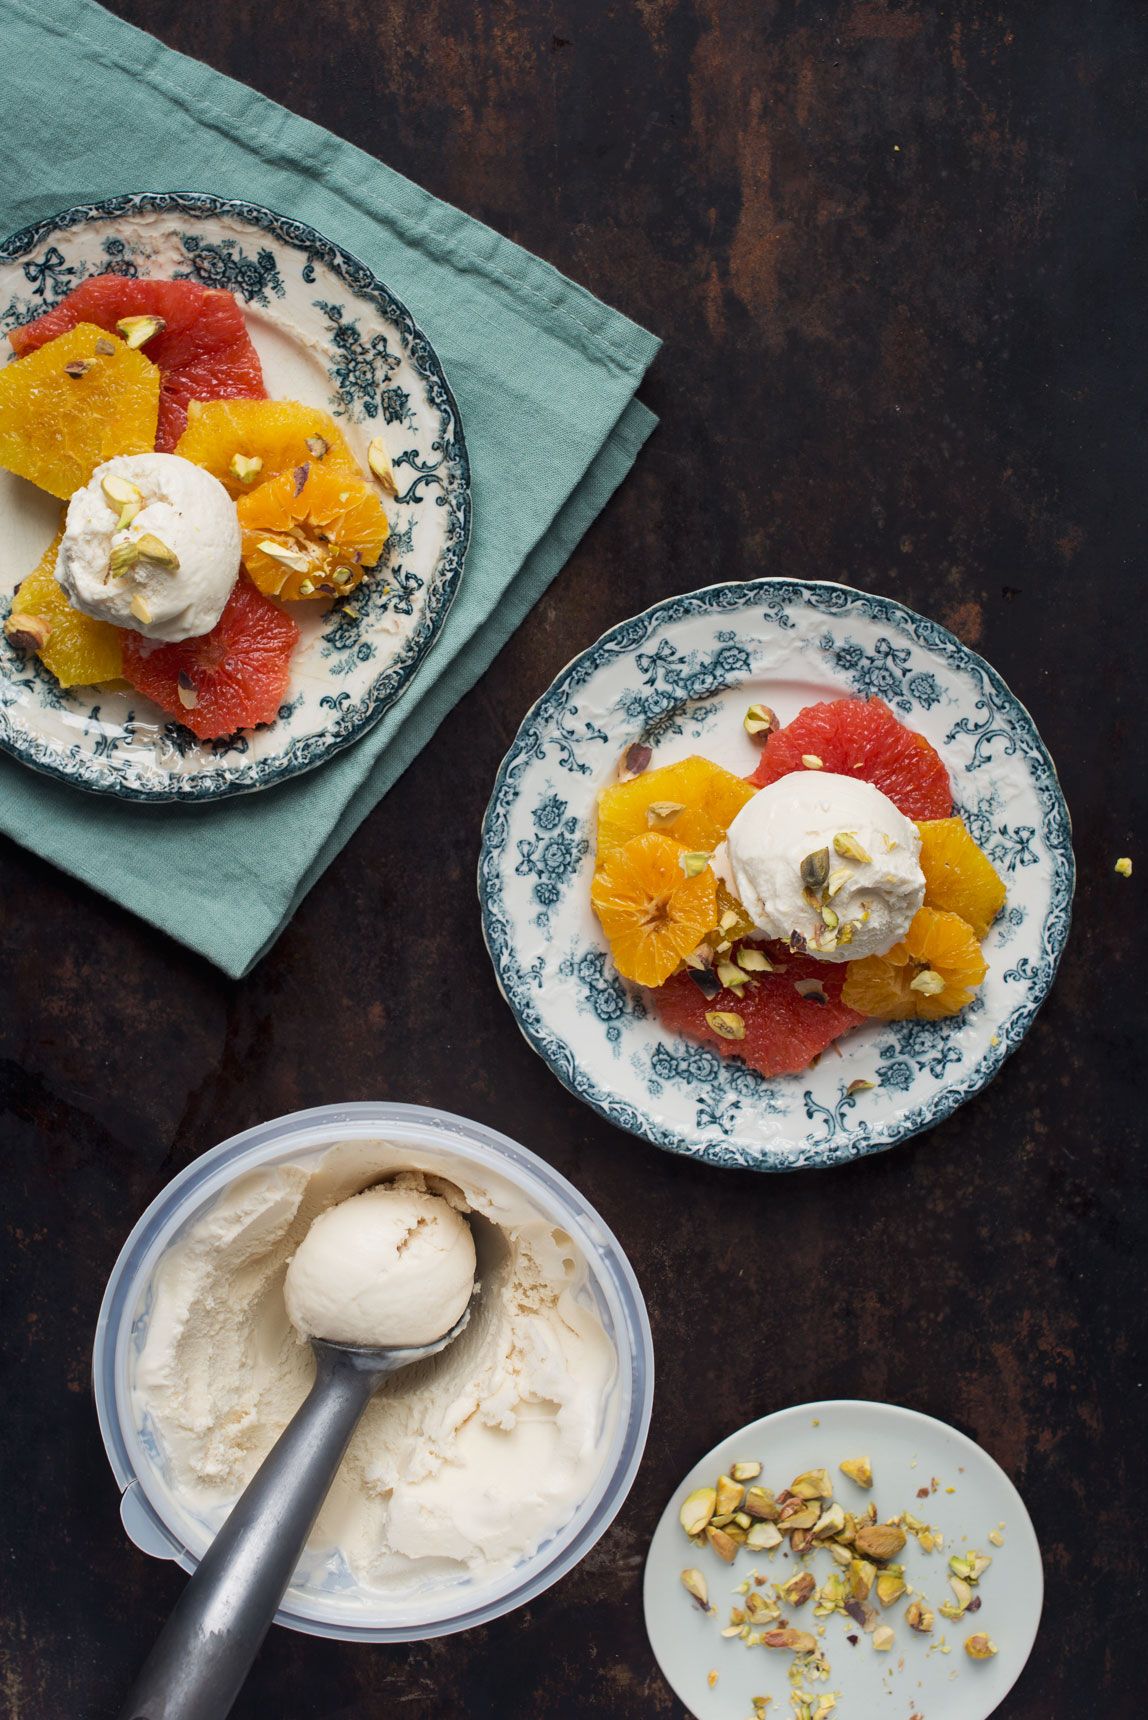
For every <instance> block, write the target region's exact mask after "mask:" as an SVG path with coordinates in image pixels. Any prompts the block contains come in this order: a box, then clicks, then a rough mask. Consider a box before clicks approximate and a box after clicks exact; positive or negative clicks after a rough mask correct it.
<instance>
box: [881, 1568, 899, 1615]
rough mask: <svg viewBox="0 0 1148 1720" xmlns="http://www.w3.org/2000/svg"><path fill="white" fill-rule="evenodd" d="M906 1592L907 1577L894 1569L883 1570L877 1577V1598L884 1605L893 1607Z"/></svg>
mask: <svg viewBox="0 0 1148 1720" xmlns="http://www.w3.org/2000/svg"><path fill="white" fill-rule="evenodd" d="M904 1593H905V1579H904V1577H903V1576H900V1575H894V1573H893V1572H892V1571H882V1573H881V1575H880V1576H879V1577H878V1578H877V1599H878V1600H879V1601H880V1602H881V1605H882V1606H883V1607H891V1606H893V1605H894V1604H895V1603H896V1602H897V1601H899V1600H900V1599H901V1596H902V1595H903V1594H904Z"/></svg>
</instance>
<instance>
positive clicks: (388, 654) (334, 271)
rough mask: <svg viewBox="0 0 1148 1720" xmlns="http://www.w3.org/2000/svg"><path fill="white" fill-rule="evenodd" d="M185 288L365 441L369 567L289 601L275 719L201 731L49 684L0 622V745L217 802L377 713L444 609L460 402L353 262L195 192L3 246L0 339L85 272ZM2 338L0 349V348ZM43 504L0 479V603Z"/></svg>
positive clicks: (117, 787)
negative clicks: (380, 475)
mask: <svg viewBox="0 0 1148 1720" xmlns="http://www.w3.org/2000/svg"><path fill="white" fill-rule="evenodd" d="M108 273H114V274H119V275H129V276H149V275H154V276H159V277H163V278H167V279H172V278H179V279H183V278H186V279H189V280H196V281H201V282H202V283H203V284H204V285H205V286H210V287H224V288H226V289H227V290H228V291H229V292H232V293H234V294H235V295H236V296H237V298H238V299H239V300H240V302H241V304H242V305H243V309H244V313H245V315H246V318H247V326H248V330H249V332H250V334H251V338H252V340H253V341H254V343H255V346H256V349H257V350H258V353H259V357H260V359H261V360H262V364H263V375H264V380H265V382H266V385H267V391H268V393H269V394H271V395H272V396H274V397H276V398H278V399H285V400H302V401H304V402H306V403H307V404H308V405H311V406H321V407H323V408H325V409H326V410H327V411H329V412H331V413H333V414H334V416H335V417H336V418H337V419H338V420H339V424H340V427H341V429H342V430H343V432H344V434H345V436H346V438H347V441H348V442H349V443H350V446H351V448H352V450H353V451H354V452H355V454H356V455H357V456H358V458H359V460H360V462H361V463H362V464H363V467H364V469H366V450H367V444H368V442H369V441H370V440H371V438H372V437H373V436H382V437H383V438H384V440H385V442H386V445H387V450H388V453H389V454H390V457H391V462H392V464H393V466H394V470H395V478H396V481H397V483H398V485H399V491H400V493H399V495H398V497H397V498H394V499H392V498H390V497H387V498H385V499H384V505H385V506H386V511H387V517H388V519H389V521H390V526H391V536H390V540H389V543H388V545H387V548H386V549H385V550H384V559H383V561H382V563H380V567H379V570H378V573H377V576H376V577H374V578H371V579H368V580H364V582H363V584H362V585H361V586H360V587H359V589H358V590H357V591H356V592H355V594H354V597H353V599H352V600H351V608H352V611H357V613H352V614H351V615H348V616H343V615H342V614H341V609H342V605H341V604H336V606H335V607H334V609H332V610H330V611H328V612H326V613H318V612H317V610H316V607H313V606H312V605H309V604H293V605H292V606H291V613H292V615H293V617H294V619H295V620H297V621H298V622H299V627H300V631H301V634H302V638H301V640H300V643H299V645H298V646H297V648H296V651H295V654H294V656H293V658H292V662H291V682H290V685H289V687H288V696H287V699H286V702H285V703H284V704H283V705H282V706H281V707H280V711H279V716H278V718H277V719H276V721H275V722H274V723H271V724H269V725H268V726H266V727H264V728H260V729H255V730H245V731H243V732H242V733H240V734H237V735H233V736H231V737H230V738H228V739H225V740H220V741H214V742H202V741H198V740H197V739H196V737H195V736H194V735H193V734H192V733H191V731H190V729H187V728H185V727H184V726H183V724H182V723H179V722H177V721H176V720H175V719H174V718H173V717H171V716H169V715H167V714H166V713H164V712H161V711H160V710H159V708H158V707H157V706H155V705H153V704H152V703H151V701H150V700H148V699H145V698H143V697H142V696H141V695H140V694H138V693H135V692H133V691H132V690H131V689H127V690H126V691H117V690H109V689H107V688H100V689H96V688H93V687H73V688H72V689H70V690H69V691H64V690H63V689H62V688H61V687H60V686H59V685H58V684H57V682H56V680H55V677H54V676H52V675H50V674H49V673H48V672H47V670H45V669H43V668H42V666H41V665H40V663H39V661H38V659H36V658H26V657H24V656H22V655H21V654H20V653H18V652H15V651H13V649H12V647H11V646H10V645H9V644H8V642H7V640H5V639H4V638H3V636H2V634H0V748H3V750H4V751H5V752H8V753H11V754H12V755H13V757H15V758H18V759H20V760H22V761H23V762H24V763H25V764H29V765H31V766H33V767H34V768H35V769H36V770H41V771H46V772H47V773H48V774H49V775H51V776H55V777H59V778H61V779H62V780H64V781H66V782H69V783H72V784H74V785H75V786H76V787H78V788H86V789H93V790H95V791H97V792H99V793H104V794H112V795H116V796H119V797H120V798H123V799H128V800H137V801H144V802H147V801H157V802H163V801H172V800H178V801H189V800H203V799H211V800H216V799H219V798H220V797H221V796H224V795H230V794H241V793H246V792H249V791H251V790H252V789H260V788H267V787H269V786H270V785H271V784H273V783H277V782H282V781H283V780H284V779H285V778H287V777H290V776H294V775H296V774H297V773H298V772H299V771H303V770H310V769H311V768H312V766H314V765H317V764H320V763H322V761H323V760H324V759H327V758H330V757H331V755H332V754H333V753H336V752H338V751H339V750H340V749H341V748H342V747H345V746H347V745H349V743H350V742H351V741H354V740H356V739H357V738H358V737H359V736H360V735H361V734H363V733H364V731H365V730H366V729H368V728H370V727H371V725H372V724H373V723H376V722H377V721H378V720H379V718H380V717H381V716H382V715H383V712H384V711H385V710H387V708H388V707H389V706H390V705H392V704H393V703H394V701H395V699H397V698H398V696H399V694H400V693H401V692H402V691H403V689H404V687H405V686H406V685H407V683H408V682H409V680H410V678H411V676H412V675H413V674H414V672H415V669H416V668H417V667H418V664H419V662H420V661H421V660H422V657H423V656H424V654H425V652H426V651H427V649H428V647H429V646H430V644H431V643H432V641H433V639H434V637H435V635H436V634H437V632H438V630H439V628H440V627H441V626H442V624H443V622H444V621H445V619H446V615H447V611H448V609H449V608H450V604H451V600H452V598H453V596H454V593H455V590H456V589H457V586H458V582H459V579H460V577H461V574H462V566H463V559H464V557H465V555H466V545H467V538H468V536H469V532H470V490H469V483H470V477H469V468H468V465H467V458H466V447H465V444H464V442H463V435H462V426H461V424H460V422H459V416H458V408H457V407H456V405H455V402H454V398H453V396H452V394H451V392H450V389H449V387H448V386H447V382H446V378H445V376H444V375H443V372H442V367H441V365H440V364H439V361H438V359H437V357H436V356H435V353H434V350H433V348H432V347H431V345H430V342H429V341H428V340H427V339H426V337H425V336H424V335H422V334H421V333H420V332H419V330H418V329H417V328H416V326H415V324H414V322H413V321H412V320H411V317H410V314H409V312H408V311H407V310H406V308H405V307H404V306H403V305H402V304H400V303H399V301H398V299H396V298H395V296H394V294H393V293H391V292H390V291H389V290H388V289H387V288H386V287H385V286H383V284H382V282H381V281H378V280H376V278H375V277H374V275H372V274H371V272H370V270H369V269H367V268H366V267H364V265H363V264H362V263H360V262H358V261H357V260H356V258H354V257H352V256H351V255H350V254H349V253H348V252H346V251H344V250H342V249H341V247H340V246H338V245H335V244H333V243H332V242H331V241H330V240H329V239H324V238H323V237H322V235H321V234H319V233H316V232H315V231H314V230H313V229H312V228H310V227H304V226H303V225H302V224H301V223H300V222H298V221H290V220H286V219H285V218H284V217H283V216H281V215H274V214H272V213H271V211H270V210H267V209H262V208H260V207H259V206H258V205H257V204H253V203H237V202H230V201H228V200H227V199H225V198H221V197H211V196H206V195H204V194H202V193H199V192H141V193H136V194H133V195H131V196H125V197H116V198H113V199H111V200H110V201H108V202H106V203H92V204H85V205H83V206H82V207H79V208H75V209H68V210H65V211H64V213H63V214H61V215H54V216H51V217H50V218H49V219H47V220H45V221H41V222H39V223H37V225H36V226H34V227H26V228H24V229H23V231H22V232H19V233H16V234H14V235H13V237H12V238H10V239H8V240H7V241H5V243H4V244H2V245H0V338H2V336H3V335H4V334H6V333H7V331H8V330H9V329H11V328H13V327H15V326H16V325H17V324H19V323H24V322H28V321H29V320H30V319H31V318H33V317H36V316H40V315H41V314H42V313H43V312H44V311H45V310H50V309H51V307H52V306H53V304H55V302H56V301H57V300H58V299H59V298H61V297H62V296H63V295H64V294H65V293H67V292H69V291H70V290H71V289H72V288H73V287H74V286H76V285H77V284H78V283H79V282H80V281H82V280H84V279H86V278H87V277H88V276H89V275H97V274H108ZM3 345H4V346H7V342H6V341H4V342H3ZM58 517H59V503H58V502H56V501H55V500H54V499H53V498H52V497H51V496H47V495H45V494H44V493H43V492H42V491H39V490H36V489H35V488H34V487H33V486H32V485H31V484H28V483H25V482H24V481H23V480H22V479H20V478H15V477H13V476H12V475H11V474H10V473H7V472H0V519H2V520H3V522H4V530H3V532H0V613H2V614H3V615H6V614H7V613H8V610H9V609H10V607H11V597H12V593H13V591H14V590H15V588H16V586H17V585H18V584H19V582H20V581H21V580H22V579H23V578H24V577H25V575H26V574H27V573H28V572H30V570H31V569H32V568H33V567H34V566H35V564H36V562H37V561H38V559H39V557H40V555H41V554H42V553H43V550H44V549H45V547H46V546H47V544H48V542H49V540H50V539H51V537H52V534H53V532H54V531H55V529H56V524H57V521H58Z"/></svg>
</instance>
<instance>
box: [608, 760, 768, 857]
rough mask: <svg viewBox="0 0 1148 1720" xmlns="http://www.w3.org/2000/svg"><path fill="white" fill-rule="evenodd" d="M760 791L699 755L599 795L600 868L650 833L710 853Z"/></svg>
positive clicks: (651, 772)
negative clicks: (616, 852) (611, 856)
mask: <svg viewBox="0 0 1148 1720" xmlns="http://www.w3.org/2000/svg"><path fill="white" fill-rule="evenodd" d="M756 792H757V791H756V789H755V788H754V787H753V785H752V783H748V782H746V781H744V779H743V778H742V777H740V776H734V775H733V774H732V772H730V771H728V770H723V769H722V767H721V765H719V764H711V763H710V761H709V759H707V758H699V757H696V756H695V757H693V758H686V759H682V760H681V761H680V763H678V764H667V765H662V766H661V767H660V769H658V770H648V771H645V772H644V773H643V774H642V775H641V776H636V777H634V779H633V781H632V782H619V783H613V784H612V785H611V786H610V787H609V788H604V789H603V790H602V792H601V793H600V794H599V796H598V864H599V865H601V864H602V862H603V860H605V858H606V856H607V855H608V854H611V853H612V852H613V851H614V849H615V848H619V847H620V846H621V845H622V843H624V842H628V841H630V839H631V838H632V837H634V836H640V835H641V834H642V832H643V831H646V830H657V831H660V832H661V833H663V834H664V835H666V836H672V837H673V839H674V841H675V842H681V843H683V844H684V845H685V847H687V848H689V849H691V850H694V851H700V852H704V853H707V854H710V853H712V852H713V850H714V849H715V848H716V847H717V845H718V843H719V842H721V841H722V840H723V839H724V837H725V833H726V831H727V830H728V829H729V827H730V825H731V824H732V823H733V821H734V819H735V818H736V817H737V815H738V813H739V812H740V811H741V809H742V807H743V806H744V805H745V803H746V801H747V800H752V799H753V797H754V794H755V793H756Z"/></svg>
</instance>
